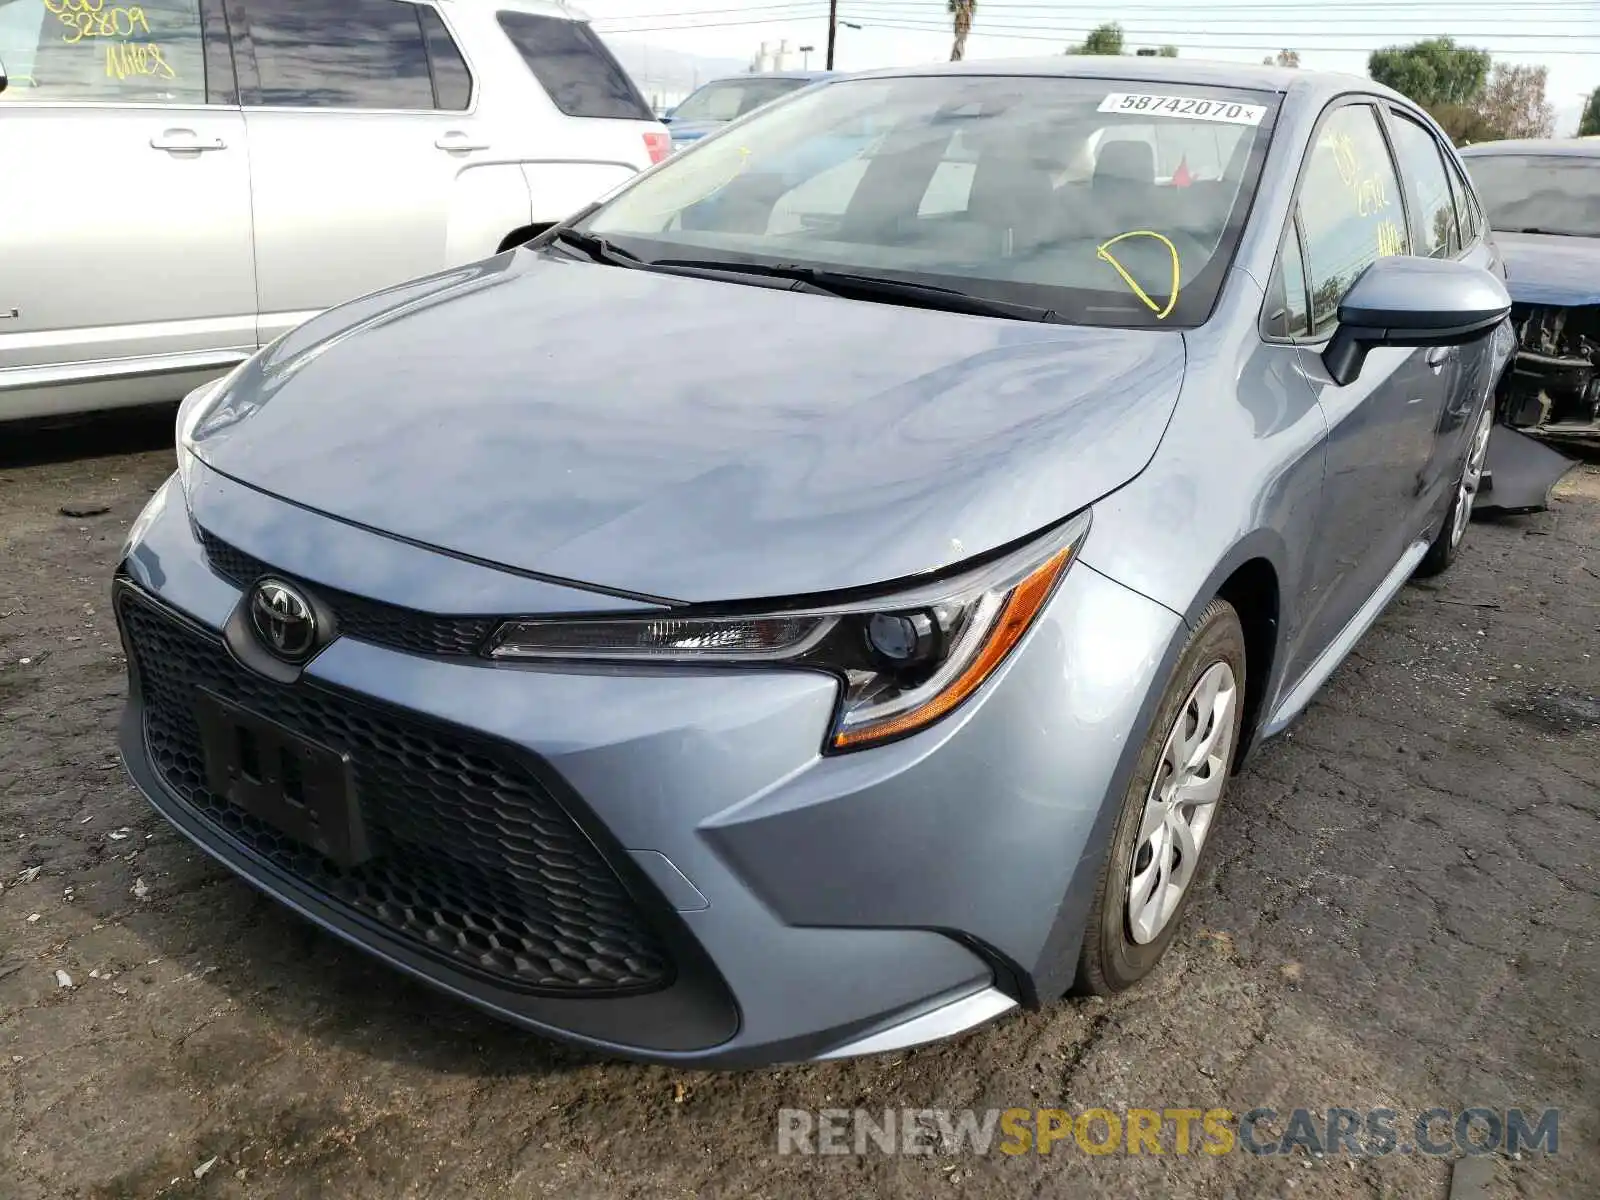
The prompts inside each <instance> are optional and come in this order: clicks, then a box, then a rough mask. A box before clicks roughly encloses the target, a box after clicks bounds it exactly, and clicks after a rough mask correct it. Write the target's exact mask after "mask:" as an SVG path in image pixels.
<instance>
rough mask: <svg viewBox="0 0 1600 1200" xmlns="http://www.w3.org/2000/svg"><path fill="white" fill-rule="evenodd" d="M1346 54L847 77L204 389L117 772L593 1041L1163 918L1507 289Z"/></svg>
mask: <svg viewBox="0 0 1600 1200" xmlns="http://www.w3.org/2000/svg"><path fill="white" fill-rule="evenodd" d="M1475 203H1476V202H1475V199H1474V197H1473V195H1472V193H1471V188H1470V184H1469V183H1468V182H1467V179H1466V176H1465V174H1464V173H1463V172H1462V170H1461V167H1460V163H1459V162H1458V161H1457V158H1456V155H1455V152H1454V151H1453V150H1452V149H1451V147H1450V143H1449V142H1448V140H1447V139H1446V138H1445V137H1444V136H1443V135H1442V134H1441V133H1440V131H1439V129H1438V128H1437V126H1435V125H1434V124H1433V122H1432V121H1431V120H1430V119H1429V118H1428V117H1427V115H1426V114H1424V113H1423V112H1422V111H1421V110H1420V109H1418V108H1417V107H1416V106H1414V105H1413V104H1411V103H1410V102H1409V101H1407V100H1405V99H1404V98H1402V97H1401V96H1399V95H1397V94H1395V93H1393V92H1390V91H1387V90H1385V89H1383V88H1381V87H1379V86H1378V85H1375V84H1373V83H1372V82H1370V81H1368V80H1364V79H1346V78H1342V77H1334V76H1327V75H1320V74H1315V73H1310V72H1304V71H1286V70H1275V69H1271V68H1255V67H1237V68H1225V67H1208V66H1203V65H1196V64H1192V63H1188V62H1181V61H1173V60H1162V61H1156V60H1150V61H1145V60H1142V59H1139V60H1135V59H1117V60H1107V59H1092V60H1089V59H1072V58H1053V59H1049V60H1045V61H1041V62H1034V63H1028V62H1005V63H988V64H970V63H969V64H964V65H963V64H957V65H952V66H948V67H930V68H912V69H905V70H897V71H889V72H882V73H878V74H874V75H867V76H858V77H851V78H834V79H830V80H828V81H825V82H823V83H820V84H818V85H816V86H814V87H811V88H808V89H806V90H805V91H803V92H800V93H797V94H796V95H794V96H792V97H790V98H787V99H784V100H780V101H778V102H776V103H775V104H773V105H771V106H769V107H765V108H762V109H760V110H759V111H757V112H754V113H752V114H750V115H749V116H747V117H745V118H742V119H740V120H738V121H735V122H732V123H730V124H729V125H727V126H726V127H725V128H723V129H722V130H720V131H718V132H716V133H714V134H712V135H710V136H708V137H707V138H705V139H704V140H703V141H701V142H700V143H698V144H697V145H695V146H694V147H692V148H690V149H687V150H685V151H684V152H683V153H681V154H679V155H676V156H674V157H673V158H671V159H669V160H668V161H666V162H665V163H662V164H661V165H660V166H658V167H656V168H654V169H652V170H650V171H649V172H646V173H645V174H643V175H641V176H640V177H639V178H638V179H637V180H635V181H634V182H632V183H631V184H629V185H627V186H625V187H623V188H622V189H620V190H619V191H617V192H616V193H615V194H613V195H612V196H610V197H608V198H607V199H605V200H604V201H603V202H600V203H598V204H597V205H594V206H591V208H590V209H588V210H586V211H584V212H582V213H580V214H578V215H577V216H576V217H574V218H572V219H569V220H567V221H564V222H562V223H561V224H560V225H559V226H557V227H556V228H554V229H552V230H550V231H549V232H547V233H546V234H545V235H543V236H542V237H540V238H538V239H536V240H535V241H534V242H533V243H532V244H530V245H529V246H526V247H523V248H520V249H517V250H514V251H510V252H507V253H505V254H502V255H499V256H497V257H495V258H491V259H488V260H486V261H483V262H480V263H476V264H473V265H470V266H466V267H462V268H460V269H457V270H453V271H450V272H447V273H444V274H439V275H434V276H431V277H428V278H425V279H420V280H417V281H415V282H411V283H408V284H404V285H402V286H399V287H396V288H393V289H391V290H389V291H387V292H382V293H379V294H376V295H372V296H368V297H366V298H365V299H362V300H358V301H356V302H354V303H351V304H347V305H344V306H343V307H341V308H337V309H335V310H333V311H330V312H328V313H325V314H323V315H321V316H319V317H316V318H315V319H313V320H311V321H309V322H308V323H306V324H305V325H303V326H301V327H300V328H298V329H296V330H294V331H293V332H291V333H289V334H287V335H285V336H284V337H282V338H281V339H280V340H278V341H277V342H275V343H274V344H273V345H271V346H269V347H267V348H266V349H264V350H263V351H261V352H260V353H259V354H258V355H256V356H255V357H253V358H251V359H250V360H249V361H248V362H246V363H245V364H244V365H243V366H242V367H240V368H239V369H238V370H236V371H235V372H234V373H233V374H232V375H230V376H229V377H227V378H226V379H224V380H222V381H219V382H218V383H217V384H215V385H212V386H209V387H206V388H203V389H201V390H199V391H197V392H195V393H193V394H192V395H191V396H190V397H189V398H188V400H187V401H186V402H185V404H184V406H183V408H182V411H181V413H180V416H179V430H178V441H179V445H178V457H179V470H178V472H177V474H176V475H175V476H174V477H173V478H172V479H171V480H169V481H168V482H167V483H166V485H165V486H164V487H163V488H162V489H161V490H160V492H159V493H158V494H157V495H156V497H155V498H154V500H153V501H152V502H151V504H150V506H149V508H148V509H147V510H146V511H145V513H144V514H143V515H142V517H141V518H140V520H139V522H138V524H137V527H136V528H135V529H134V530H133V531H132V534H131V537H130V539H129V542H128V545H127V549H126V553H125V555H124V558H123V560H122V564H121V566H120V568H119V570H118V572H117V578H116V582H115V603H116V611H117V615H118V619H119V622H120V626H121V630H122V635H123V638H124V641H125V644H126V649H127V657H128V664H129V671H130V676H131V679H130V698H129V702H128V707H127V714H126V719H125V723H124V727H123V735H122V736H123V747H124V758H125V760H126V762H127V764H128V767H129V770H130V771H131V773H132V775H133V778H134V780H135V782H136V783H137V784H138V786H139V787H140V788H141V789H142V790H143V791H144V793H145V794H146V795H147V796H148V797H149V799H150V802H151V803H152V804H154V805H155V807H156V808H157V809H159V810H160V811H161V812H162V813H163V814H165V816H166V817H167V818H168V819H170V820H171V821H172V822H173V824H174V825H176V826H177V827H178V828H179V829H180V830H182V831H183V832H184V833H185V834H187V835H188V836H189V837H191V838H192V839H194V841H195V842H197V843H198V844H199V845H200V846H201V847H203V848H204V849H205V850H206V851H208V852H209V853H210V854H212V855H213V856H215V857H216V858H217V859H218V860H219V861H221V862H222V863H223V864H225V865H226V866H228V867H229V868H231V869H232V870H234V871H236V872H237V873H239V874H240V875H242V876H244V877H245V878H246V879H248V880H250V881H251V882H252V883H254V884H255V885H256V886H258V887H260V888H261V889H263V890H264V891H266V892H267V893H269V894H270V895H272V896H274V897H276V898H278V899H279V900H281V901H282V902H283V903H284V904H286V905H288V906H289V907H290V908H292V909H294V910H296V911H297V912H299V913H301V914H303V915H304V916H306V917H308V918H310V919H311V920H312V921H314V922H316V923H317V924H319V925H321V926H323V927H324V928H326V929H327V930H329V931H331V932H332V933H334V934H335V935H337V936H338V937H341V938H343V939H345V940H347V941H349V942H352V943H354V944H356V945H358V946H360V947H362V948H364V949H366V950H368V951H370V952H372V953H373V954H375V955H377V956H379V957H381V958H382V959H384V960H386V961H387V962H389V963H390V964H392V965H393V966H394V967H395V968H397V969H398V970H400V971H403V972H405V973H406V974H408V975H411V976H413V977H415V978H417V979H420V980H424V981H426V982H428V983H430V984H432V985H434V986H436V987H438V988H440V989H442V990H444V991H446V992H448V993H450V994H452V995H454V996H457V997H460V998H462V999H465V1000H468V1001H470V1002H472V1003H474V1004H477V1005H479V1006H480V1007H482V1008H484V1009H487V1010H488V1011H490V1012H492V1013H495V1014H497V1015H498V1016H500V1017H502V1018H505V1019H507V1020H510V1021H513V1022H516V1023H518V1024H520V1025H522V1026H524V1027H526V1028H528V1029H530V1030H534V1031H537V1032H540V1033H543V1034H547V1035H550V1036H553V1037H559V1038H564V1039H567V1040H569V1041H572V1042H575V1043H579V1044H581V1045H584V1046H587V1047H590V1048H593V1049H596V1050H599V1051H603V1052H608V1053H615V1054H621V1055H629V1056H634V1057H638V1058H644V1059H651V1060H656V1061H664V1062H683V1063H692V1064H696V1065H705V1066H712V1065H716V1066H729V1065H747V1064H758V1063H767V1062H774V1061H792V1060H802V1059H815V1058H831V1057H839V1056H845V1055H853V1054H863V1053H869V1052H874V1051H884V1050H891V1049H897V1048H900V1047H904V1046H908V1045H913V1044H916V1043H920V1042H925V1041H929V1040H932V1039H935V1038H939V1037H943V1036H947V1035H950V1034H954V1033H956V1032H958V1031H961V1030H964V1029H968V1028H970V1027H973V1026H975V1025H978V1024H980V1023H982V1022H984V1021H986V1020H988V1019H990V1018H993V1017H996V1016H998V1015H999V1014H1001V1013H1004V1012H1006V1011H1007V1010H1009V1009H1013V1008H1016V1007H1018V1006H1021V1007H1024V1008H1032V1007H1036V1006H1039V1005H1042V1004H1046V1003H1049V1002H1052V1001H1055V1000H1056V999H1058V998H1059V997H1061V996H1063V995H1065V994H1067V993H1068V992H1071V991H1074V990H1076V991H1079V992H1090V993H1102V994H1103V993H1111V992H1116V991H1119V990H1121V989H1124V988H1127V987H1129V986H1131V985H1133V984H1135V983H1137V982H1138V981H1139V980H1140V979H1141V978H1143V977H1144V976H1145V975H1147V974H1149V973H1150V972H1151V971H1152V970H1154V969H1156V967H1157V964H1158V963H1159V961H1160V959H1161V957H1162V955H1163V953H1164V952H1165V951H1166V950H1167V949H1168V947H1169V946H1170V945H1171V944H1172V942H1173V940H1174V938H1177V937H1181V936H1182V930H1183V915H1184V910H1185V906H1186V905H1187V904H1188V903H1189V902H1190V901H1191V900H1192V899H1193V897H1194V895H1195V893H1196V891H1197V890H1198V889H1199V888H1200V887H1201V886H1203V883H1201V882H1197V881H1201V880H1203V874H1202V872H1203V867H1204V863H1205V857H1206V854H1207V853H1208V850H1209V848H1210V846H1211V844H1212V843H1213V842H1215V841H1216V840H1217V839H1218V838H1222V837H1226V828H1225V824H1219V813H1220V810H1221V807H1222V805H1223V804H1225V802H1226V800H1227V796H1228V781H1229V778H1230V774H1231V773H1232V772H1234V771H1235V770H1236V769H1237V768H1238V766H1239V764H1240V763H1241V762H1242V761H1243V759H1244V758H1245V756H1246V754H1247V753H1248V751H1249V750H1250V748H1251V747H1252V746H1254V745H1256V744H1258V743H1259V742H1260V741H1261V740H1262V739H1264V738H1267V737H1270V736H1272V735H1274V734H1276V733H1278V732H1279V731H1281V730H1282V729H1284V727H1285V726H1286V725H1288V724H1289V722H1290V721H1292V720H1293V719H1294V717H1295V716H1296V714H1297V713H1299V712H1300V711H1301V710H1302V709H1303V708H1304V707H1305V706H1306V705H1307V703H1308V702H1309V701H1310V700H1311V698H1312V697H1313V695H1314V694H1315V693H1316V691H1317V689H1318V687H1319V686H1320V685H1321V684H1322V683H1323V682H1324V681H1325V680H1326V679H1327V678H1328V676H1329V675H1330V674H1331V673H1332V672H1333V671H1334V669H1335V668H1336V667H1337V666H1338V665H1339V663H1340V661H1341V660H1342V659H1343V658H1344V657H1345V655H1346V654H1347V653H1348V652H1349V650H1350V649H1351V647H1352V646H1353V645H1354V644H1355V643H1356V641H1357V640H1358V639H1359V638H1360V637H1361V636H1362V634H1363V632H1364V631H1365V630H1366V629H1367V628H1368V627H1369V626H1370V625H1371V624H1372V623H1373V621H1374V620H1376V619H1377V617H1378V616H1379V614H1380V613H1381V612H1382V611H1383V608H1384V606H1385V605H1386V604H1387V603H1388V601H1389V600H1390V599H1391V598H1392V597H1393V596H1394V595H1395V593H1396V592H1397V591H1398V590H1399V589H1400V588H1401V587H1402V586H1403V585H1404V584H1405V582H1406V580H1407V579H1408V578H1410V577H1411V576H1413V575H1415V574H1417V573H1435V572H1438V571H1440V570H1442V569H1444V568H1445V567H1447V566H1448V565H1449V564H1450V562H1451V560H1452V559H1453V558H1454V557H1455V556H1456V555H1457V553H1458V551H1459V549H1460V547H1461V545H1462V541H1463V537H1464V534H1465V532H1466V530H1467V523H1468V517H1469V515H1470V512H1471V507H1472V499H1473V496H1474V494H1475V492H1476V490H1477V488H1478V485H1479V481H1480V478H1481V475H1482V468H1483V461H1484V453H1485V446H1486V443H1487V438H1488V431H1489V423H1490V420H1491V415H1490V408H1489V403H1488V402H1489V397H1490V395H1491V393H1492V392H1493V390H1494V387H1495V384H1496V382H1497V380H1498V378H1499V376H1500V374H1501V372H1502V371H1503V370H1504V369H1505V366H1506V363H1507V360H1508V356H1509V354H1510V350H1511V335H1510V332H1509V327H1508V323H1507V312H1508V309H1509V301H1508V299H1507V296H1506V290H1505V287H1504V285H1503V281H1502V276H1501V274H1500V270H1499V267H1498V265H1497V258H1496V255H1495V252H1494V249H1493V247H1492V245H1491V244H1490V243H1489V242H1488V241H1486V240H1485V238H1486V235H1485V234H1484V231H1483V228H1482V223H1481V222H1479V221H1476V220H1473V219H1471V217H1470V214H1471V212H1472V211H1473V207H1474V205H1475Z"/></svg>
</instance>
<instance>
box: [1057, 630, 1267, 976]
mask: <svg viewBox="0 0 1600 1200" xmlns="http://www.w3.org/2000/svg"><path fill="white" fill-rule="evenodd" d="M1212 681H1218V682H1220V683H1221V684H1222V691H1218V692H1217V693H1215V697H1216V699H1215V700H1214V701H1213V702H1212V703H1211V704H1210V705H1208V709H1209V711H1210V714H1211V717H1212V721H1211V723H1210V724H1209V725H1208V726H1206V727H1204V728H1202V726H1201V725H1200V723H1199V721H1198V720H1197V716H1198V710H1199V707H1200V704H1201V702H1202V701H1203V699H1204V696H1205V694H1206V693H1204V692H1203V691H1202V687H1203V686H1205V687H1209V686H1210V683H1211V682H1212ZM1223 691H1226V692H1228V696H1227V700H1226V707H1225V708H1219V702H1220V701H1221V700H1222V692H1223ZM1244 698H1245V642H1244V629H1243V627H1242V626H1241V625H1240V623H1239V614H1238V613H1237V612H1235V611H1234V608H1233V606H1232V605H1231V604H1229V603H1228V602H1227V601H1225V600H1213V601H1212V602H1211V604H1210V606H1209V607H1208V608H1207V609H1206V610H1205V612H1203V613H1202V614H1201V615H1200V620H1199V621H1198V622H1197V623H1196V625H1195V629H1194V632H1193V633H1191V634H1190V635H1189V640H1188V642H1187V643H1185V645H1184V648H1183V653H1182V654H1181V655H1180V656H1179V658H1178V665H1177V666H1176V667H1175V668H1174V669H1173V672H1172V676H1171V678H1170V679H1169V680H1168V681H1167V689H1166V692H1165V694H1164V695H1163V696H1162V698H1161V703H1160V705H1159V706H1158V707H1157V709H1156V715H1155V719H1154V720H1153V721H1152V722H1151V726H1150V732H1149V733H1148V734H1147V735H1146V739H1145V743H1144V748H1143V750H1142V751H1141V752H1140V755H1139V761H1138V764H1137V766H1136V767H1135V769H1134V772H1133V778H1132V780H1131V781H1130V782H1129V784H1128V790H1127V792H1126V793H1125V794H1124V795H1123V798H1122V806H1121V810H1120V812H1119V814H1118V816H1117V823H1116V827H1115V829H1114V830H1113V831H1112V834H1111V845H1110V848H1109V850H1108V851H1107V853H1106V858H1105V862H1104V863H1103V864H1102V865H1101V868H1100V879H1099V883H1098V886H1097V888H1096V893H1095V901H1094V907H1093V908H1092V909H1091V910H1090V913H1089V919H1088V923H1087V925H1086V927H1085V930H1084V937H1083V948H1082V950H1081V952H1080V954H1079V958H1078V974H1077V980H1076V982H1075V984H1074V988H1073V990H1074V991H1075V992H1077V993H1078V994H1080V995H1098V996H1109V995H1111V994H1113V993H1115V992H1120V991H1122V990H1123V989H1125V988H1128V987H1131V986H1133V985H1134V984H1135V983H1137V982H1139V980H1141V979H1143V978H1144V977H1145V976H1146V975H1148V974H1149V973H1150V972H1151V971H1152V970H1154V968H1155V966H1156V964H1157V963H1158V962H1160V961H1161V956H1162V955H1163V954H1165V953H1166V950H1167V947H1168V946H1169V945H1170V944H1171V942H1172V939H1173V936H1174V935H1175V934H1176V933H1177V930H1178V927H1179V925H1180V924H1181V923H1182V920H1183V914H1184V912H1185V910H1186V909H1187V908H1188V906H1189V901H1190V899H1191V897H1192V896H1193V895H1194V881H1195V879H1196V878H1198V876H1199V868H1200V865H1201V864H1202V863H1203V862H1204V861H1205V852H1206V847H1207V846H1209V845H1210V843H1211V833H1212V832H1213V831H1214V830H1215V828H1216V814H1217V812H1218V811H1219V810H1220V808H1221V805H1222V801H1223V799H1224V798H1225V797H1226V794H1227V788H1228V781H1229V773H1230V770H1231V768H1232V758H1233V753H1234V749H1235V747H1237V746H1238V744H1239V730H1240V726H1241V724H1242V723H1243V719H1244ZM1208 729H1211V730H1212V731H1213V734H1214V736H1212V737H1211V738H1210V740H1209V745H1207V737H1206V733H1207V730H1208ZM1191 730H1192V732H1191ZM1185 743H1188V744H1189V745H1190V746H1191V747H1192V748H1193V749H1194V751H1195V752H1196V753H1198V752H1199V751H1200V750H1202V749H1204V751H1205V768H1206V769H1205V770H1204V771H1203V772H1196V773H1194V774H1191V775H1189V776H1188V778H1189V786H1187V787H1185V786H1177V787H1175V786H1174V783H1175V780H1178V779H1181V778H1183V776H1181V775H1179V774H1177V773H1175V772H1174V771H1173V766H1172V762H1171V759H1172V758H1173V757H1174V756H1175V757H1179V758H1182V757H1186V756H1185V755H1184V754H1183V753H1182V752H1181V750H1180V748H1181V747H1182V746H1183V745H1184V744H1185ZM1169 750H1170V751H1173V752H1175V754H1169ZM1180 793H1181V794H1184V795H1206V796H1209V797H1210V799H1209V800H1208V801H1206V802H1204V803H1197V804H1194V805H1185V804H1183V803H1181V802H1177V801H1176V797H1177V795H1178V794H1180ZM1169 797H1170V798H1169ZM1147 812H1148V814H1149V816H1150V818H1151V820H1155V819H1156V818H1157V817H1158V816H1159V814H1162V813H1166V814H1172V815H1173V816H1175V817H1176V818H1177V819H1180V820H1183V821H1184V823H1185V825H1186V826H1187V827H1188V829H1189V834H1190V838H1191V841H1190V843H1189V845H1191V846H1192V847H1194V848H1195V849H1194V850H1193V851H1192V852H1190V853H1188V854H1184V853H1183V852H1182V849H1181V848H1180V849H1179V850H1178V854H1177V857H1176V858H1173V857H1172V856H1170V855H1169V853H1168V849H1167V848H1168V847H1169V846H1171V847H1181V846H1182V841H1183V839H1182V836H1181V833H1180V832H1179V831H1177V830H1176V827H1175V826H1174V825H1173V824H1172V821H1171V819H1170V818H1162V819H1160V820H1159V821H1158V823H1157V824H1156V825H1155V827H1154V829H1153V830H1152V828H1151V825H1150V822H1149V821H1147ZM1202 814H1203V816H1204V823H1203V827H1199V828H1197V827H1196V825H1195V818H1196V817H1199V816H1201V815H1202ZM1141 834H1143V835H1144V836H1143V837H1141ZM1174 884H1177V885H1179V886H1178V888H1177V891H1176V894H1174V893H1173V891H1172V885H1174Z"/></svg>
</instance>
